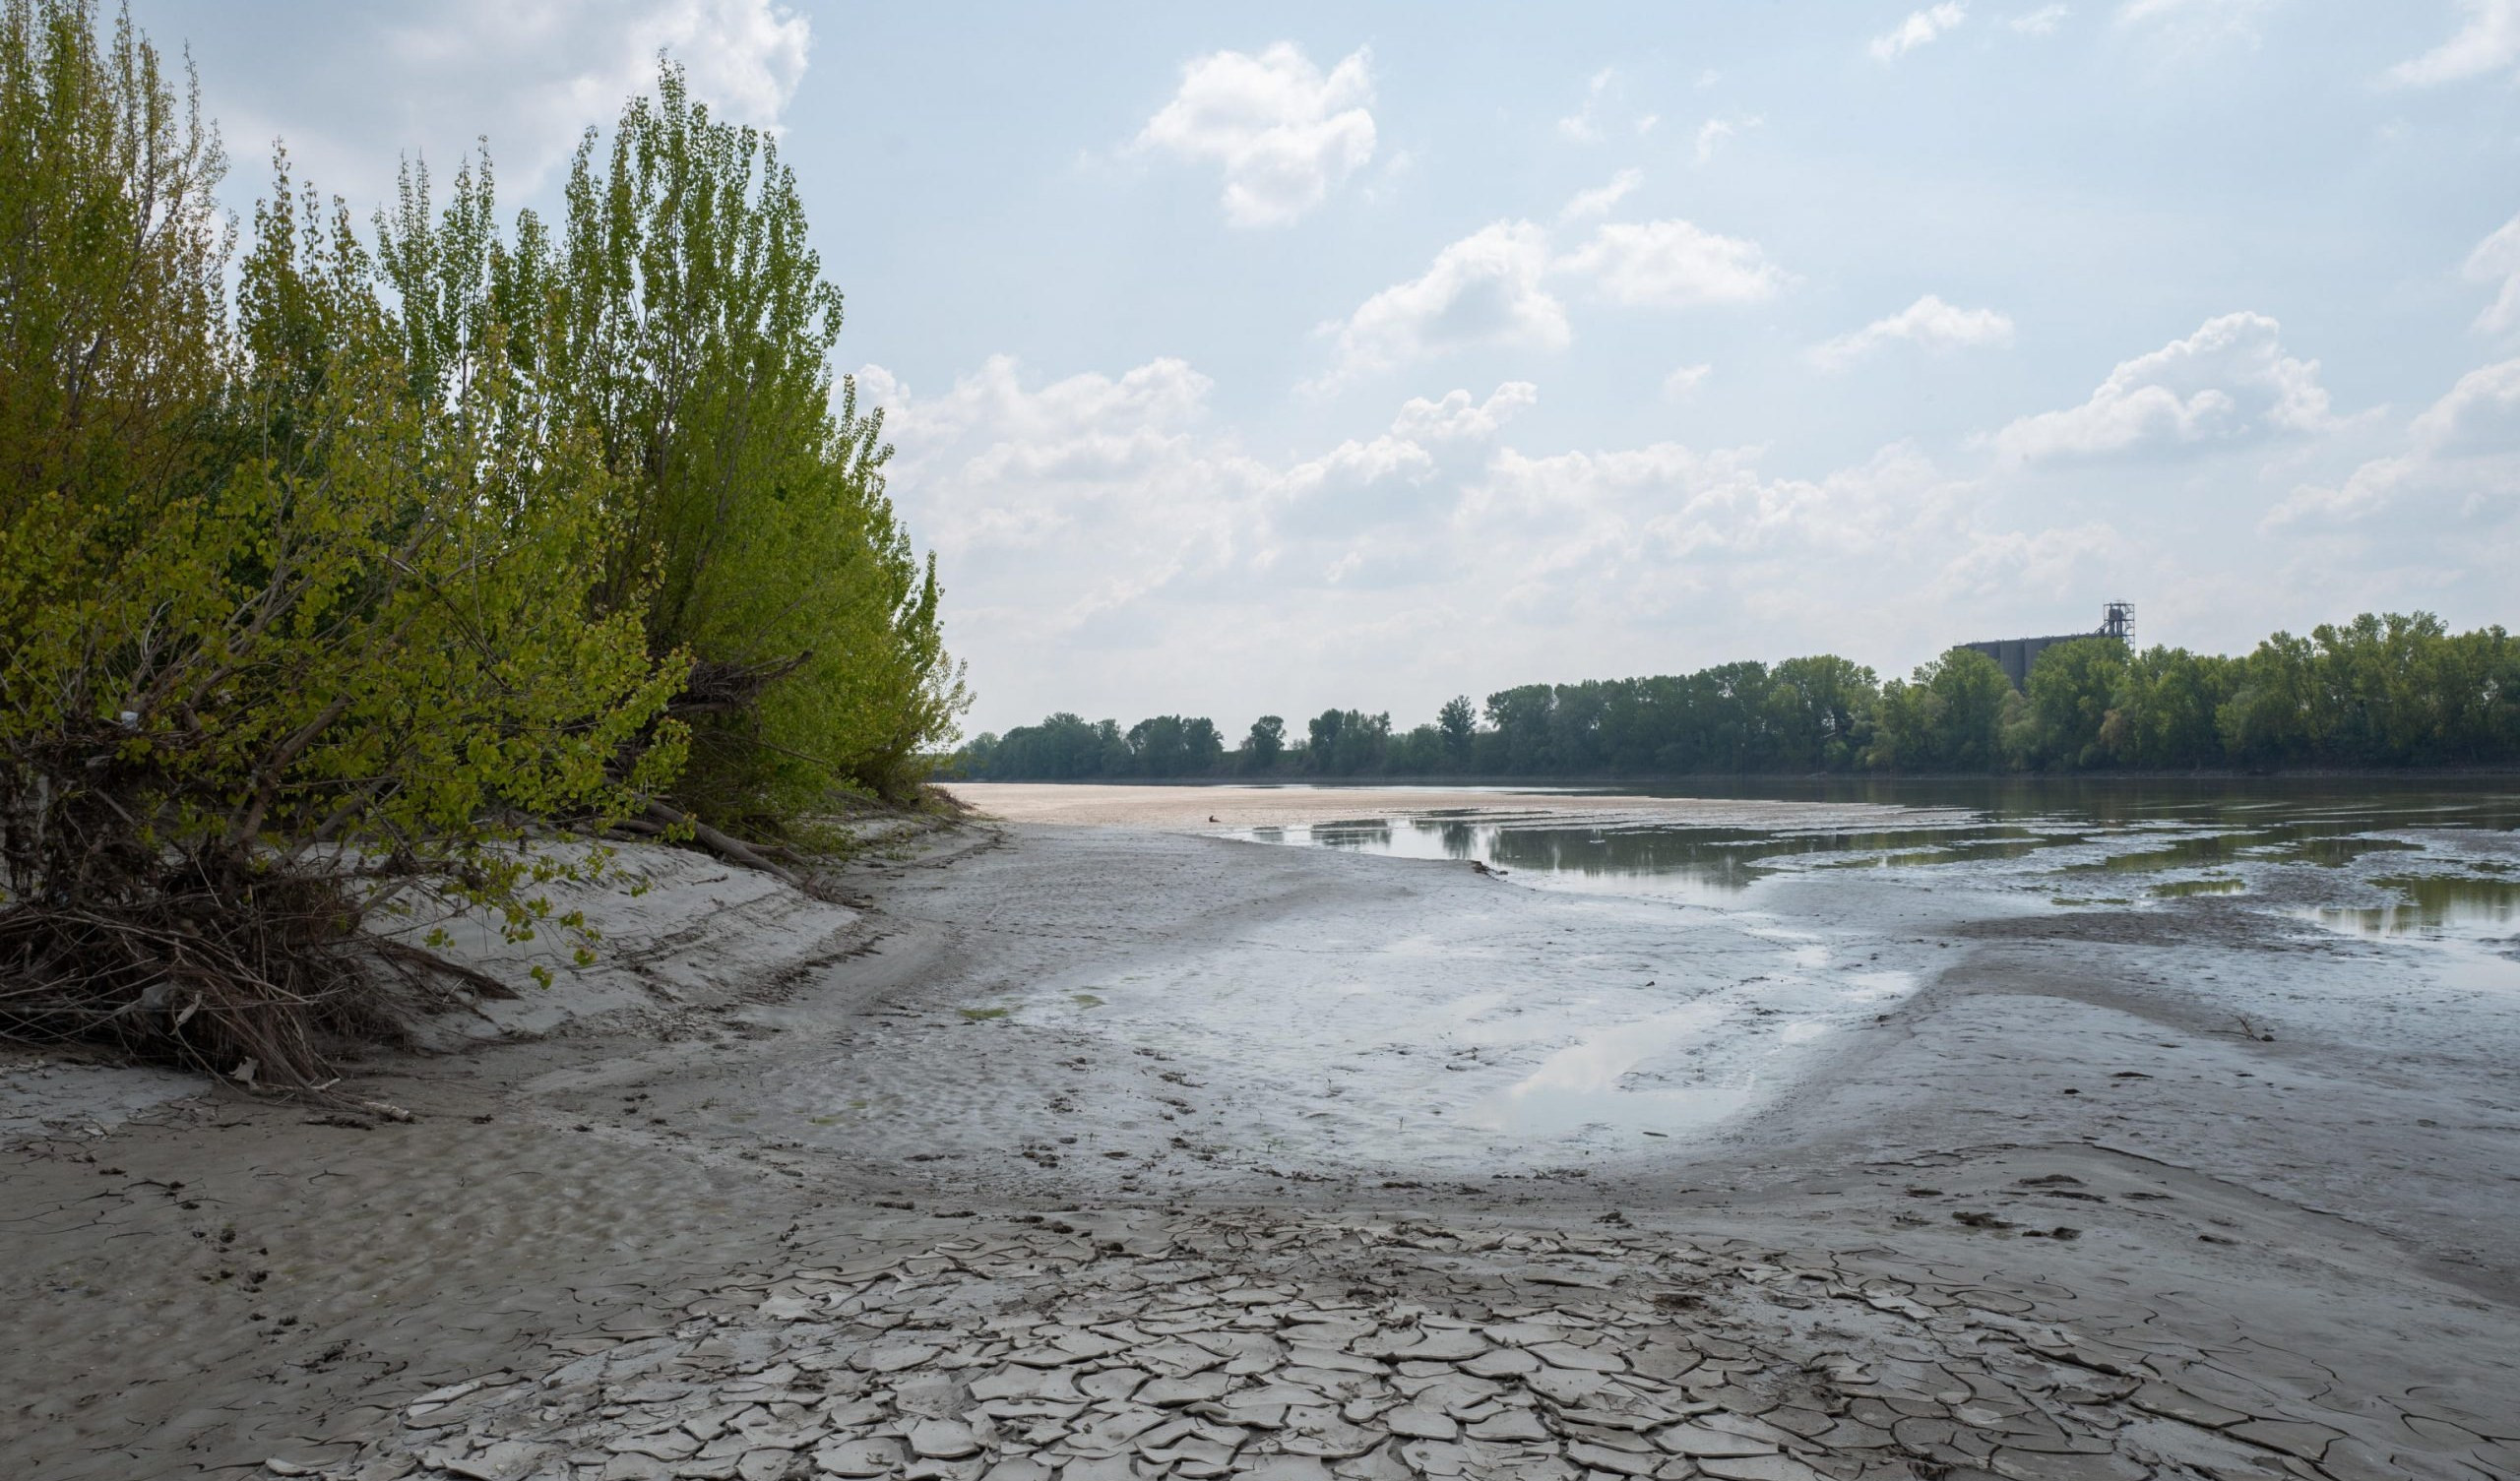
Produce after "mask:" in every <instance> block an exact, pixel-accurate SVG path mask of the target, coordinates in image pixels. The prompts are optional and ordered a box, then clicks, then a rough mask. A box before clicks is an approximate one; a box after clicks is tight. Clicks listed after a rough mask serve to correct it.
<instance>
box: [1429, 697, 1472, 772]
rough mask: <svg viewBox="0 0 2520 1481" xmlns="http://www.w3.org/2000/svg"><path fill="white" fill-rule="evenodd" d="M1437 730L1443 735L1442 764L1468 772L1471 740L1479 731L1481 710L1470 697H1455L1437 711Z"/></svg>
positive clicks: (1445, 702)
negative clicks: (1472, 702) (1471, 701)
mask: <svg viewBox="0 0 2520 1481" xmlns="http://www.w3.org/2000/svg"><path fill="white" fill-rule="evenodd" d="M1435 728H1436V729H1437V730H1438V731H1440V732H1441V734H1442V764H1443V765H1446V766H1449V767H1451V768H1452V769H1453V770H1454V771H1468V770H1469V769H1470V747H1471V739H1472V737H1473V736H1475V735H1476V734H1477V733H1478V731H1479V710H1478V709H1477V707H1475V706H1473V705H1472V704H1471V703H1470V696H1468V695H1466V694H1463V695H1455V696H1453V697H1452V698H1451V699H1449V700H1446V701H1444V705H1443V708H1442V709H1441V710H1437V711H1435Z"/></svg>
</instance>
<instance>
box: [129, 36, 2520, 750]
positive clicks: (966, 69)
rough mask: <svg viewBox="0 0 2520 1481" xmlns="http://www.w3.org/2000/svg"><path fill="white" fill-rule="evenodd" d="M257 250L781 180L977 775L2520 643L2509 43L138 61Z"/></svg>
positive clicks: (1264, 46) (556, 40)
mask: <svg viewBox="0 0 2520 1481" xmlns="http://www.w3.org/2000/svg"><path fill="white" fill-rule="evenodd" d="M134 14H135V15H136V17H137V18H138V19H139V21H140V22H141V24H142V26H143V27H144V29H145V30H147V31H149V32H150V33H151V34H152V35H153V36H154V37H155V38H156V39H158V41H159V42H160V43H162V44H165V45H167V46H168V47H169V48H170V49H171V48H172V47H174V46H176V45H179V44H180V45H187V46H189V48H190V50H191V53H192V56H193V59H194V61H195V63H196V64H197V66H198V67H199V69H200V79H201V87H202V95H203V99H204V102H205V104H206V105H207V107H208V109H209V111H210V112H211V113H212V114H213V115H214V116H216V117H217V118H218V120H219V121H220V124H221V132H222V135H223V137H224V139H225V141H226V144H227V148H228V151H229V153H230V154H231V156H232V158H233V161H234V168H233V171H232V173H231V176H230V178H229V181H228V186H227V196H228V199H229V202H230V204H231V206H232V207H233V208H234V209H235V210H236V211H237V212H238V213H239V214H240V215H248V214H249V213H250V210H251V207H252V203H253V201H254V199H255V197H256V196H257V195H258V194H260V193H262V192H263V190H264V189H265V188H266V186H267V183H268V181H269V179H270V168H269V164H268V159H269V155H270V151H271V147H272V144H273V142H274V141H275V140H284V141H285V143H286V145H287V148H288V150H289V153H290V155H291V157H292V159H293V161H294V163H295V169H296V171H297V173H298V174H299V175H300V176H301V177H302V178H311V179H313V180H314V181H315V182H316V183H317V184H318V185H319V186H321V187H322V188H323V189H324V190H326V191H328V192H331V193H337V194H340V195H342V196H344V197H345V198H347V200H348V201H349V203H350V204H351V206H352V207H353V209H354V210H356V211H358V212H359V213H361V214H364V213H365V212H366V211H367V210H368V209H369V208H371V207H372V206H373V205H375V204H378V203H380V202H381V201H382V200H383V199H384V198H385V197H386V196H387V195H388V194H389V192H390V190H391V188H392V184H393V180H394V174H395V170H396V167H397V165H398V162H399V161H401V160H402V159H404V158H407V157H418V158H422V159H425V160H426V161H428V162H429V163H430V164H431V165H432V166H433V167H434V168H436V169H437V170H438V171H439V173H440V175H441V177H444V176H445V175H448V174H451V172H452V167H453V165H454V164H455V162H456V161H457V160H458V159H459V158H460V157H461V156H462V154H463V153H464V152H465V151H466V150H467V149H468V148H470V147H472V146H473V142H474V141H475V140H476V139H486V140H487V147H488V149H489V150H490V153H491V154H492V156H493V158H494V159H495V161H496V164H497V168H498V177H499V182H500V191H501V196H502V200H503V201H504V202H505V203H506V205H507V206H509V207H511V208H513V207H516V206H536V207H540V208H542V209H544V210H546V211H547V210H548V209H549V207H550V205H551V203H552V197H553V195H554V193H555V190H556V187H557V185H558V182H559V179H560V177H561V173H562V171H563V168H564V166H565V163H566V160H567V156H568V154H569V152H570V150H571V149H572V148H573V146H574V144H575V142H576V140H577V139H578V137H579V135H580V134H581V132H582V131H583V130H584V129H585V128H587V127H588V126H590V125H599V124H603V123H606V122H608V121H609V120H610V119H611V118H612V117H613V116H614V115H615V114H617V112H618V110H619V107H620V104H621V103H622V101H624V100H625V99H626V98H627V97H628V96H629V95H630V94H632V93H635V92H637V91H640V90H642V89H643V88H645V87H647V86H648V85H649V84H650V83H651V81H652V80H653V76H654V73H655V68H656V65H657V58H658V55H659V53H660V52H663V53H665V54H668V55H670V56H672V57H673V58H674V59H675V60H676V61H677V62H679V63H680V64H681V65H682V66H683V67H684V68H685V69H686V71H687V74H688V76H689V78H690V81H691V85H692V89H693V92H694V93H696V94H697V95H698V96H699V97H700V98H702V99H703V100H704V101H706V102H708V103H709V104H710V105H711V106H712V108H713V109H714V110H715V112H716V113H717V114H718V116H720V117H723V118H728V119H732V120H735V121H738V122H743V123H749V124H754V125H757V126H759V127H761V128H763V129H766V130H769V131H771V132H772V133H774V134H775V136H776V138H777V140H778V143H779V148H780V150H781V152H782V155H783V157H784V158H785V159H786V161H787V162H788V164H790V165H791V166H792V167H793V168H794V170H795V172H796V176H797V180H798V182H799V185H800V188H801V191H802V194H803V198H804V201H805V205H806V209H807V212H808V215H809V216H810V218H811V221H812V227H813V236H814V241H815V245H816V247H817V249H818V250H819V252H820V253H821V256H822V261H823V265H824V269H825V272H826V274H827V275H828V276H829V277H830V278H832V280H833V281H835V282H837V283H838V284H839V285H840V286H841V287H842V289H843V290H844V291H845V292H846V293H847V295H848V302H849V322H848V328H847V330H846V332H845V334H844V336H843V338H842V341H841V349H840V361H839V364H838V365H837V366H836V368H837V369H838V370H840V371H842V372H844V373H848V374H852V375H854V376H855V377H856V380H857V383H858V387H859V391H860V396H861V399H863V400H871V401H874V402H876V403H878V404H880V405H882V406H883V408H884V411H885V415H886V423H885V425H886V429H887V435H888V437H889V439H890V440H891V441H892V443H893V444H894V445H895V448H896V454H895V457H894V460H893V462H892V464H891V468H890V489H891V493H892V495H893V497H894V499H895V501H896V503H897V505H898V507H899V509H900V510H901V512H902V514H903V516H904V518H905V519H906V521H907V523H908V525H909V526H910V529H911V531H912V533H913V536H914V539H915V540H916V542H917V543H918V545H919V546H920V547H921V548H922V549H925V550H932V551H934V552H935V553H936V555H937V558H938V561H939V565H940V569H941V572H942V578H943V582H944V586H945V603H946V608H945V609H946V614H947V617H946V627H947V639H948V643H949V645H950V646H951V648H952V649H953V650H954V652H955V653H956V654H958V655H959V656H960V657H961V658H962V659H963V660H965V661H966V662H967V663H968V665H969V680H970V683H971V686H972V689H973V691H974V693H975V695H976V696H977V701H976V704H975V706H974V708H973V710H972V712H971V714H970V716H969V719H968V723H967V729H968V730H969V731H971V732H977V731H981V730H999V731H1002V730H1004V729H1006V728H1008V727H1009V726H1011V725H1015V724H1020V723H1027V722H1030V721H1033V720H1036V719H1039V718H1040V716H1041V715H1043V714H1044V713H1046V712H1048V711H1050V710H1076V711H1080V712H1082V713H1084V714H1086V715H1087V716H1088V717H1089V718H1102V717H1104V716H1112V717H1116V718H1118V719H1119V720H1120V722H1121V723H1122V725H1124V726H1125V725H1127V724H1129V723H1130V722H1131V721H1133V720H1134V719H1136V718H1138V717H1141V716H1143V715H1147V714H1153V713H1183V714H1206V715H1210V716H1212V717H1214V718H1215V719H1216V720H1217V721H1218V722H1219V723H1220V725H1221V726H1223V727H1224V728H1225V729H1226V730H1227V732H1228V733H1229V735H1238V734H1239V733H1240V730H1241V728H1242V727H1243V726H1245V725H1247V724H1248V723H1249V721H1250V720H1251V719H1252V718H1253V717H1254V716H1256V715H1258V714H1260V713H1262V712H1264V711H1266V712H1274V713H1280V714H1284V715H1288V716H1291V717H1293V716H1301V715H1304V714H1309V713H1313V712H1317V711H1318V710H1322V709H1325V708H1331V707H1340V708H1354V709H1361V710H1368V711H1373V710H1388V711H1390V712H1391V714H1392V717H1393V720H1394V721H1395V723H1397V724H1399V725H1401V726H1403V727H1406V726H1407V725H1410V724H1413V723H1417V722H1419V721H1422V720H1424V719H1427V718H1430V717H1431V716H1432V714H1433V712H1434V710H1435V709H1436V707H1437V706H1438V705H1440V704H1441V703H1442V702H1443V701H1444V700H1445V699H1446V698H1448V697H1450V696H1452V695H1455V694H1468V695H1470V696H1472V697H1473V698H1474V699H1481V698H1483V697H1484V696H1486V695H1487V694H1489V693H1491V692H1493V691H1495V690H1498V689H1502V688H1505V687H1507V686H1510V685H1514V684H1521V683H1532V682H1548V681H1555V682H1571V681H1576V680H1581V679H1587V678H1614V677H1621V676H1626V675H1633V674H1646V673H1674V672H1685V671H1688V670H1691V669H1695V668H1699V667H1703V666H1705V665H1707V664H1711V663H1718V662H1726V661H1731V660H1734V659H1741V658H1757V659H1764V660H1769V661H1774V660H1777V659H1781V658H1786V657H1791V656H1794V655H1796V654H1801V653H1810V652H1822V651H1827V652H1838V653H1843V654H1845V655H1847V656H1849V657H1852V658H1855V659H1857V660H1859V661H1860V662H1863V663H1866V664H1870V665H1873V666H1874V667H1876V668H1877V669H1879V670H1880V671H1881V673H1882V674H1883V676H1884V677H1889V676H1891V675H1894V674H1904V673H1906V672H1907V671H1908V670H1909V669H1910V668H1912V667H1913V666H1914V665H1916V664H1919V663H1922V662H1924V661H1926V660H1928V659H1930V658H1931V657H1933V656H1934V655H1935V654H1936V653H1937V652H1939V651H1940V650H1941V649H1943V648H1946V647H1948V646H1949V645H1951V644H1954V643H1959V642H1965V641H1974V640H1982V639H1988V638H2000V637H2015V636H2024V635H2034V634H2049V633H2065V632H2076V631H2084V630H2087V629H2089V628H2091V627H2092V626H2094V625H2096V623H2097V622H2098V619H2099V615H2100V607H2101V604H2102V602H2103V601H2105V600H2110V599H2125V600H2130V601H2132V602H2134V603H2135V606H2136V625H2137V634H2138V638H2139V640H2140V641H2142V642H2144V643H2146V644H2151V643H2167V644H2173V645H2177V646H2182V647H2187V648H2197V649H2202V650H2215V651H2240V650H2244V649H2245V648H2248V647H2250V646H2252V645H2253V644H2254V643H2255V642H2256V641H2257V640H2258V639H2259V638H2261V637H2263V636H2265V635H2266V634H2268V633H2269V632H2272V631H2275V630H2278V629H2283V630H2289V631H2294V632H2302V631H2306V630H2307V629H2308V628H2310V627H2312V626H2314V625H2315V624H2317V623H2320V622H2323V621H2335V620H2343V619H2345V618H2348V617H2351V616H2352V615H2353V614H2355V613H2357V612H2361V611H2365V610H2380V611H2411V610H2418V609H2421V610H2426V611H2432V612H2436V613H2438V614H2439V615H2440V616H2441V617H2443V618H2444V619H2445V620H2447V621H2448V622H2450V623H2451V624H2452V625H2453V626H2455V627H2462V628H2465V627H2473V626H2481V625H2485V624H2489V623H2506V624H2509V623H2515V622H2520V214H2515V213H2520V0H2390V3H2387V4H2370V3H2367V0H2071V3H2051V0H2003V3H1996V0H1938V3H1929V4H1925V5H1922V6H1919V5H1917V4H1915V3H1914V0H1896V3H1874V0H1812V3H1796V4H1792V5H1786V4H1780V3H1776V0H1699V3H1658V4H1628V5H1597V6H1589V7H1576V6H1550V7H1532V6H1506V5H1485V4H1455V5H1447V6H1441V7H1437V6H1427V5H1422V4H1364V3H1356V0H1344V3H1340V4H1336V5H1328V4H1321V5H1314V4H1303V3H1281V4H1277V5H1273V6H1268V7H1221V6H1182V5H1172V4H1157V3H1141V4H1119V3H1099V0H1076V3H1062V4H1058V5H1014V4H950V5H949V4H932V5H912V6H903V5H883V6H873V5H859V4H829V5H822V4H785V3H780V0H400V3H396V4H391V5H385V4H373V5H367V4H357V3H331V0H220V3H217V4H211V3H208V0H135V3H134Z"/></svg>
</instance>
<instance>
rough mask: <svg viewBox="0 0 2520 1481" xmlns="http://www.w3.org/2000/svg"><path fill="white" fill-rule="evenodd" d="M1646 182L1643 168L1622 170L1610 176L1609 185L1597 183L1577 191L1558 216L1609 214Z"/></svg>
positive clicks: (1577, 218) (1564, 218)
mask: <svg viewBox="0 0 2520 1481" xmlns="http://www.w3.org/2000/svg"><path fill="white" fill-rule="evenodd" d="M1644 183H1645V172H1644V171H1643V170H1637V169H1623V170H1620V171H1619V172H1618V173H1617V174H1615V175H1612V176H1610V180H1609V183H1608V184H1607V185H1596V186H1594V187H1593V188H1592V189H1591V190H1579V191H1577V192H1576V193H1575V196H1574V199H1572V200H1570V201H1568V202H1567V203H1566V205H1565V206H1564V208H1563V209H1561V210H1560V211H1559V212H1558V213H1557V218H1558V219H1559V220H1561V221H1580V220H1585V219H1588V218H1590V217H1592V216H1607V215H1609V212H1610V208H1611V207H1613V206H1616V205H1617V204H1618V203H1619V202H1621V201H1623V200H1625V199H1627V197H1628V195H1629V193H1631V192H1632V191H1634V190H1635V189H1636V187H1638V186H1639V185H1642V184H1644Z"/></svg>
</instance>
